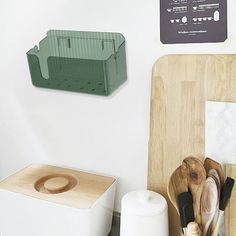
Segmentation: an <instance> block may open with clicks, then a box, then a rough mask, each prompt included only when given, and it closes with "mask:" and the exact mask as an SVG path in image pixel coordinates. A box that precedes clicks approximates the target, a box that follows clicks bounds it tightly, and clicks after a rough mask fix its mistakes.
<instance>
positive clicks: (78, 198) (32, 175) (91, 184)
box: [0, 164, 115, 209]
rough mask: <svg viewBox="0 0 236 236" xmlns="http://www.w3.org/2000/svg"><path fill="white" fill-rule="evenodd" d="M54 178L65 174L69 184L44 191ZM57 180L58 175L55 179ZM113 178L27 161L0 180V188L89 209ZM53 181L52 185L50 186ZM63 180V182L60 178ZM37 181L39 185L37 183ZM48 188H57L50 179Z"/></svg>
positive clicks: (55, 183) (108, 186) (56, 183)
mask: <svg viewBox="0 0 236 236" xmlns="http://www.w3.org/2000/svg"><path fill="white" fill-rule="evenodd" d="M55 178H66V179H67V180H68V181H69V185H68V186H69V188H67V189H66V191H63V192H61V193H60V191H59V192H58V191H56V192H53V193H58V194H51V191H49V192H47V191H46V190H45V189H44V188H45V184H46V186H47V181H50V180H53V179H55ZM57 180H58V179H57ZM114 182H115V179H114V178H112V177H107V176H101V175H96V174H92V173H87V172H82V171H77V170H71V169H66V168H61V167H55V166H49V165H38V164H36V165H30V166H29V167H27V168H25V169H23V170H21V171H19V172H18V173H16V174H14V175H12V176H9V177H8V178H6V179H5V180H3V181H1V182H0V189H5V190H8V191H11V192H15V193H20V194H23V195H27V196H30V197H34V198H37V199H41V200H45V201H49V202H53V203H57V204H61V205H66V206H70V207H74V208H79V209H89V208H91V207H92V206H93V204H94V203H95V202H96V201H97V200H98V199H99V198H100V197H101V195H102V194H103V193H105V192H106V191H107V190H108V188H110V187H111V185H112V184H113V183H114ZM52 184H54V186H52ZM63 184H66V183H65V182H64V180H63V183H62V185H63ZM38 185H39V186H38ZM49 188H51V189H53V190H55V188H56V189H57V188H58V182H57V181H56V182H55V181H52V182H51V183H50V184H49Z"/></svg>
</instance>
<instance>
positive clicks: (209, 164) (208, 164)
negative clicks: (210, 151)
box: [204, 157, 225, 188]
mask: <svg viewBox="0 0 236 236" xmlns="http://www.w3.org/2000/svg"><path fill="white" fill-rule="evenodd" d="M204 167H205V169H206V173H207V176H208V173H209V171H210V170H211V169H214V170H216V171H217V173H218V175H219V177H220V186H221V188H222V187H223V185H224V181H225V175H224V170H223V167H222V165H221V164H220V163H218V162H216V161H214V160H212V159H211V158H209V157H207V158H206V159H205V161H204Z"/></svg>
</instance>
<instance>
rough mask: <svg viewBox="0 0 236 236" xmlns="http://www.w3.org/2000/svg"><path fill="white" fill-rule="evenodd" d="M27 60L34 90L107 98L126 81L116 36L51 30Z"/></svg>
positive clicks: (121, 38)
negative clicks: (37, 88) (105, 96)
mask: <svg viewBox="0 0 236 236" xmlns="http://www.w3.org/2000/svg"><path fill="white" fill-rule="evenodd" d="M27 57H28V62H29V68H30V73H31V79H32V83H33V85H35V86H37V87H43V88H51V89H60V90H67V91H74V92H83V93H91V94H98V95H110V94H111V93H112V92H113V91H114V90H115V89H117V88H118V87H119V86H120V85H121V84H122V83H124V82H125V81H126V80H127V69H126V53H125V38H124V36H123V35H121V34H119V33H101V32H80V31H62V30H50V31H48V33H47V36H46V37H45V38H44V39H43V40H42V41H41V42H40V43H39V47H38V46H35V47H34V48H32V49H30V51H29V52H27Z"/></svg>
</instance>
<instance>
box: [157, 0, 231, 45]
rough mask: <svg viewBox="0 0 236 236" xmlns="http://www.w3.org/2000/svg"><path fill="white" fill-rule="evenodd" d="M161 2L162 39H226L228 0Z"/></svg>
mask: <svg viewBox="0 0 236 236" xmlns="http://www.w3.org/2000/svg"><path fill="white" fill-rule="evenodd" d="M160 4H161V5H160V11H161V14H160V17H161V21H160V23H161V26H160V29H161V42H162V43H164V44H174V43H206V42H224V41H225V40H226V39H227V0H160Z"/></svg>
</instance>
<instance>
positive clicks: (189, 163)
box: [182, 157, 206, 228]
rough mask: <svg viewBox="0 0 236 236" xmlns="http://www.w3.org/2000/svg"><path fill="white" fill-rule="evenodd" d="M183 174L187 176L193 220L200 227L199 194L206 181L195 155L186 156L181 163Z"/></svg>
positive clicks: (202, 168)
mask: <svg viewBox="0 0 236 236" xmlns="http://www.w3.org/2000/svg"><path fill="white" fill-rule="evenodd" d="M182 167H183V170H184V175H185V176H186V177H187V181H188V188H189V190H190V192H191V193H192V196H193V207H194V213H195V222H196V223H197V224H198V225H199V227H200V228H202V224H201V195H202V191H203V187H204V183H205V181H206V171H205V168H204V166H203V164H202V162H201V161H200V160H199V159H197V158H195V157H188V158H186V159H184V160H183V164H182Z"/></svg>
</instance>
